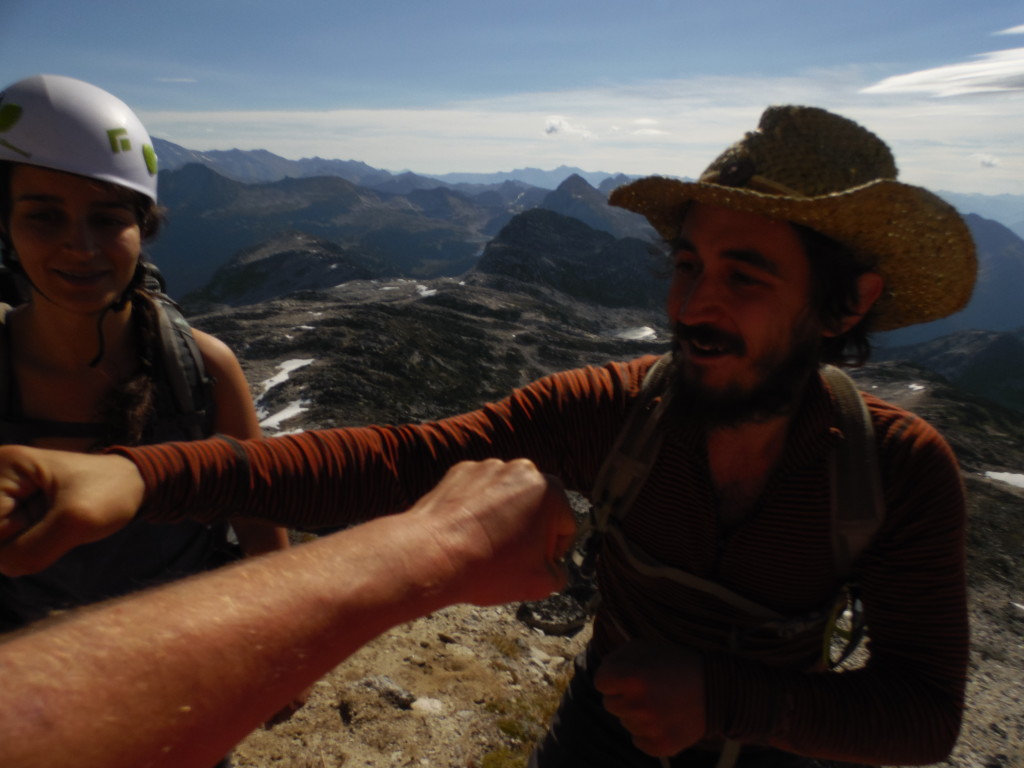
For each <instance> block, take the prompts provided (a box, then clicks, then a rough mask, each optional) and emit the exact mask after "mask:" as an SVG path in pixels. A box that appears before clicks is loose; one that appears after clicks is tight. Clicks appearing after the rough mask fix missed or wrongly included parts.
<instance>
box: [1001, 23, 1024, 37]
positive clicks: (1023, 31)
mask: <svg viewBox="0 0 1024 768" xmlns="http://www.w3.org/2000/svg"><path fill="white" fill-rule="evenodd" d="M996 34H997V35H1024V24H1021V25H1020V26H1019V27H1010V28H1009V29H1002V30H1000V31H998V32H996Z"/></svg>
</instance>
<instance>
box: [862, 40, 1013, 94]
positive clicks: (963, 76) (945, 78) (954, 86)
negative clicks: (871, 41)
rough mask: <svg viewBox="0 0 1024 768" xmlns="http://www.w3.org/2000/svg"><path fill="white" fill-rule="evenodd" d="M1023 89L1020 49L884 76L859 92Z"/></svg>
mask: <svg viewBox="0 0 1024 768" xmlns="http://www.w3.org/2000/svg"><path fill="white" fill-rule="evenodd" d="M1020 90H1024V48H1010V49H1008V50H1005V51H993V52H991V53H982V54H979V55H978V56H976V57H975V59H974V61H969V62H964V63H962V64H948V65H946V66H943V67H935V68H934V69H923V70H921V71H920V72H910V73H909V74H906V75H896V76H894V77H887V78H885V79H884V80H882V81H881V82H878V83H875V84H874V85H872V86H869V87H867V88H865V89H864V90H863V93H930V94H932V95H934V96H963V95H966V94H971V93H992V92H1000V91H1020Z"/></svg>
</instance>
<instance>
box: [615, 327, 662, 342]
mask: <svg viewBox="0 0 1024 768" xmlns="http://www.w3.org/2000/svg"><path fill="white" fill-rule="evenodd" d="M612 336H614V337H615V338H616V339H625V340H626V341H653V340H654V339H656V338H658V333H657V331H655V330H654V329H653V328H650V327H648V326H646V325H641V326H640V327H639V328H623V329H622V330H621V331H616V332H615V333H613V334H612Z"/></svg>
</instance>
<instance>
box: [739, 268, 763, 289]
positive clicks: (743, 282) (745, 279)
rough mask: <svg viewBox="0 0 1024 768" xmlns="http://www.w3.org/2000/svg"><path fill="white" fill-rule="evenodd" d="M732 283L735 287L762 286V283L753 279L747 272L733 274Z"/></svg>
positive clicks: (758, 279)
mask: <svg viewBox="0 0 1024 768" xmlns="http://www.w3.org/2000/svg"><path fill="white" fill-rule="evenodd" d="M732 281H733V282H734V283H735V284H736V285H740V286H748V285H764V284H765V283H764V281H763V280H761V279H760V278H758V277H754V276H753V275H751V274H750V273H749V272H738V271H737V272H733V273H732Z"/></svg>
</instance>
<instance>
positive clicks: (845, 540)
mask: <svg viewBox="0 0 1024 768" xmlns="http://www.w3.org/2000/svg"><path fill="white" fill-rule="evenodd" d="M822 375H823V376H824V377H825V381H826V382H827V383H828V386H829V389H831V390H832V394H833V395H834V396H835V399H836V403H837V405H838V407H839V427H840V429H841V430H842V432H843V439H842V441H840V442H839V444H838V445H837V446H836V447H835V449H833V451H832V455H831V457H830V462H831V471H830V473H829V474H830V476H831V479H830V483H831V497H832V504H831V506H832V549H833V559H834V562H835V570H836V575H837V576H838V578H839V579H840V580H845V579H846V578H847V577H848V576H849V575H850V571H851V569H852V568H853V563H854V561H855V560H856V559H857V557H858V556H859V555H860V553H861V552H863V551H864V548H865V547H867V545H868V543H869V542H870V541H871V538H872V537H873V536H874V535H875V533H876V532H877V531H878V528H879V526H880V525H881V524H882V520H883V519H884V517H885V497H884V495H883V492H882V479H881V472H880V471H879V466H878V449H877V446H876V444H875V430H874V427H873V425H872V423H871V413H870V412H869V411H868V407H867V405H866V404H865V402H864V398H863V397H862V396H861V394H860V392H859V391H858V390H857V386H856V384H855V383H854V381H853V379H851V378H850V377H849V376H848V375H847V374H846V373H844V372H843V371H841V370H840V369H839V368H836V367H835V366H831V365H827V366H825V367H824V368H822Z"/></svg>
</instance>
